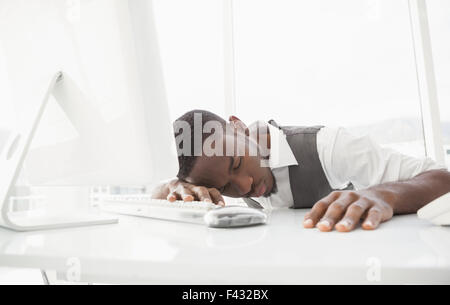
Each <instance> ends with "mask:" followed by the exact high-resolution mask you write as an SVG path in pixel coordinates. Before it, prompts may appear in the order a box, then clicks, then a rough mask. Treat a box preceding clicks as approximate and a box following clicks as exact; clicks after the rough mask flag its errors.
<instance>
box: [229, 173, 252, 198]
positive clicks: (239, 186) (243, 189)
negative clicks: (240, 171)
mask: <svg viewBox="0 0 450 305" xmlns="http://www.w3.org/2000/svg"><path fill="white" fill-rule="evenodd" d="M231 183H232V185H233V186H234V188H235V189H236V191H237V193H238V194H239V196H240V197H244V196H245V195H246V194H247V193H249V192H250V191H251V190H252V184H253V178H252V177H251V176H244V175H239V176H235V177H233V178H232V179H231Z"/></svg>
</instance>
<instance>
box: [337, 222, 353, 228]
mask: <svg viewBox="0 0 450 305" xmlns="http://www.w3.org/2000/svg"><path fill="white" fill-rule="evenodd" d="M351 224H352V223H351V222H350V221H349V220H342V221H340V222H339V225H341V226H344V227H346V228H350V226H351Z"/></svg>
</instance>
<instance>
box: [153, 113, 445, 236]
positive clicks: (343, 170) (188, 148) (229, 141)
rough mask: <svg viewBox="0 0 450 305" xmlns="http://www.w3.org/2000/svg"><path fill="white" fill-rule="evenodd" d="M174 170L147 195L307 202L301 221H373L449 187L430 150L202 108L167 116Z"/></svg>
mask: <svg viewBox="0 0 450 305" xmlns="http://www.w3.org/2000/svg"><path fill="white" fill-rule="evenodd" d="M174 131H175V134H174V135H175V139H176V144H177V151H178V162H179V171H178V175H177V178H175V179H173V180H171V181H168V182H164V183H162V184H161V185H160V186H158V187H157V188H156V189H155V190H154V192H153V197H154V198H159V199H168V200H170V201H174V200H184V201H192V200H200V201H209V202H214V203H216V204H220V205H225V200H224V198H223V197H222V195H224V196H229V197H238V198H243V200H244V201H245V202H246V203H247V204H248V205H249V206H251V207H255V208H267V209H270V208H282V207H286V208H287V207H289V208H296V209H297V208H311V210H310V211H308V213H307V214H306V215H305V218H304V221H303V226H304V227H305V228H314V227H317V228H318V229H319V230H320V231H324V232H326V231H331V230H333V229H336V230H337V231H340V232H348V231H351V230H353V229H354V228H355V227H357V226H358V225H359V224H360V223H361V226H362V228H363V229H365V230H373V229H376V228H377V227H378V226H379V225H380V223H382V222H384V221H387V220H389V219H391V218H392V216H393V215H396V214H408V213H415V212H416V211H417V210H418V209H419V208H421V207H422V206H424V205H426V204H427V203H429V202H430V201H432V200H434V199H435V198H438V197H440V196H442V195H443V194H446V193H448V192H450V173H449V172H448V171H447V169H445V168H444V167H443V166H439V165H438V164H436V163H435V162H433V161H432V160H431V159H429V158H424V159H417V158H413V157H409V156H406V155H402V154H400V153H398V152H395V151H393V150H390V149H385V148H381V147H380V146H379V145H377V144H376V143H374V142H373V141H372V140H371V139H370V138H369V137H355V136H352V135H351V134H349V133H348V132H347V131H346V130H345V129H343V128H327V127H322V126H314V127H300V126H279V125H278V124H277V123H276V122H275V121H273V120H271V121H270V122H269V123H265V122H261V121H259V122H256V123H253V124H252V125H250V126H248V127H247V126H246V125H245V124H244V123H243V122H242V121H241V120H239V119H238V118H236V117H235V116H231V117H230V119H229V121H228V122H227V121H225V120H224V119H222V118H221V117H219V116H217V115H215V114H214V113H211V112H209V111H204V110H193V111H190V112H187V113H186V114H184V115H183V116H181V117H180V118H179V119H177V120H176V121H175V122H174Z"/></svg>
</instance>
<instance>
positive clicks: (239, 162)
mask: <svg viewBox="0 0 450 305" xmlns="http://www.w3.org/2000/svg"><path fill="white" fill-rule="evenodd" d="M241 164H242V157H239V161H238V164H237V165H236V166H235V167H234V168H233V169H234V170H236V169H239V167H241Z"/></svg>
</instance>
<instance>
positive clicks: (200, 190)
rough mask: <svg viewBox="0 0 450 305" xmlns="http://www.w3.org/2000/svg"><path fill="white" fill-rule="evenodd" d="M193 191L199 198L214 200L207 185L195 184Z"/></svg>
mask: <svg viewBox="0 0 450 305" xmlns="http://www.w3.org/2000/svg"><path fill="white" fill-rule="evenodd" d="M191 191H192V192H193V193H194V194H195V195H196V196H197V198H198V200H200V201H205V202H212V199H211V196H210V195H209V191H208V189H207V188H206V187H202V186H195V187H193V188H192V189H191Z"/></svg>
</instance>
